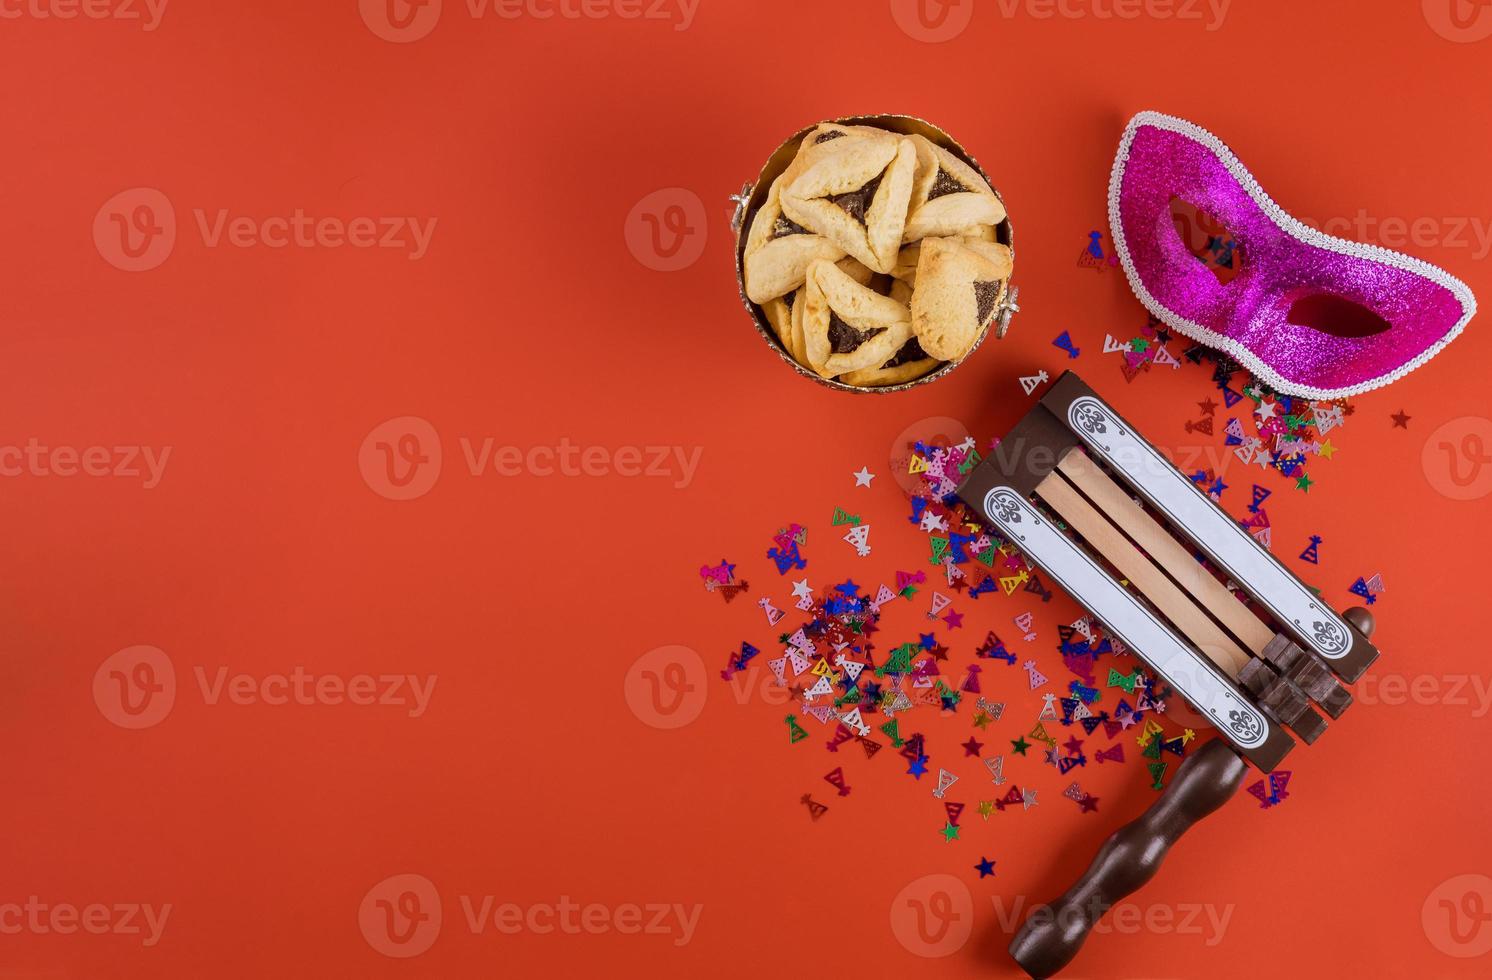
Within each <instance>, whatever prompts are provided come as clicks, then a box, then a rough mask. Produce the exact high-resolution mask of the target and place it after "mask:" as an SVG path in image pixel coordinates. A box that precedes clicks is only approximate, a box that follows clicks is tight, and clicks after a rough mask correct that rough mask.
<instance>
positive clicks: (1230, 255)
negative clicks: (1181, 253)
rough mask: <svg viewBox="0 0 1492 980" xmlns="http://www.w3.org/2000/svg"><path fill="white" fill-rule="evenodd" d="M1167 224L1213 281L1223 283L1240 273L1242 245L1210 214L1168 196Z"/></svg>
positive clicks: (1225, 283) (1186, 202)
mask: <svg viewBox="0 0 1492 980" xmlns="http://www.w3.org/2000/svg"><path fill="white" fill-rule="evenodd" d="M1171 224H1172V225H1173V226H1175V228H1176V234H1177V235H1178V236H1180V238H1181V243H1182V244H1183V245H1185V246H1186V250H1187V251H1188V252H1190V253H1191V254H1192V257H1193V258H1195V259H1196V260H1197V261H1198V262H1200V263H1202V264H1203V265H1205V266H1206V267H1207V268H1208V269H1209V270H1211V272H1212V274H1213V275H1214V276H1216V277H1217V281H1218V282H1219V283H1221V284H1222V285H1224V286H1226V285H1227V284H1228V283H1230V282H1232V281H1233V280H1234V279H1236V278H1238V276H1239V274H1240V273H1241V272H1243V246H1242V245H1241V244H1240V243H1239V242H1238V240H1237V239H1236V238H1234V236H1233V233H1232V232H1230V231H1228V229H1227V227H1226V226H1225V225H1224V224H1223V223H1222V222H1221V221H1219V220H1217V219H1216V218H1214V217H1213V216H1212V215H1211V214H1208V213H1207V212H1206V211H1203V210H1202V209H1201V208H1199V207H1197V206H1196V205H1195V204H1192V203H1191V202H1190V201H1186V200H1183V199H1181V198H1179V197H1173V198H1171Z"/></svg>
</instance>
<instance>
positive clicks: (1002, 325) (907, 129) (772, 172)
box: [731, 115, 1020, 394]
mask: <svg viewBox="0 0 1492 980" xmlns="http://www.w3.org/2000/svg"><path fill="white" fill-rule="evenodd" d="M824 122H828V123H835V124H837V125H841V126H877V127H880V128H881V129H885V130H889V131H891V132H893V133H902V134H904V135H908V136H910V135H913V134H916V135H919V136H925V137H926V138H927V139H929V140H931V141H932V142H934V143H936V144H938V145H939V146H941V147H943V148H945V149H947V150H949V151H950V152H952V153H953V154H954V155H955V156H957V157H959V158H960V159H961V160H963V161H964V162H965V163H967V164H968V165H969V166H971V167H973V168H974V169H975V170H976V171H977V172H978V173H979V176H981V177H983V178H984V180H985V183H987V184H989V186H990V189H991V190H993V191H994V192H995V196H996V197H999V198H1000V202H1001V203H1002V204H1003V203H1004V201H1005V199H1004V198H1003V197H1000V191H999V189H998V188H996V187H995V183H994V181H992V180H990V179H989V174H987V173H985V172H984V168H983V167H981V166H980V165H979V161H978V160H975V159H974V157H973V156H972V155H970V153H969V151H967V150H965V149H964V148H963V147H962V146H960V145H959V143H958V141H957V140H955V139H954V138H953V137H952V136H949V135H948V134H947V133H946V132H944V131H943V130H942V129H941V128H939V127H937V126H934V125H933V124H932V123H930V122H928V121H927V120H925V119H918V118H917V117H916V116H898V115H877V116H845V117H842V118H839V119H826V120H824ZM820 125H822V123H814V124H813V125H812V126H807V127H805V128H803V129H801V130H799V131H798V132H797V133H796V134H794V135H793V136H792V137H790V138H789V139H788V140H787V141H786V142H784V143H783V144H782V145H781V146H779V147H778V148H777V149H776V150H775V151H774V152H773V153H772V155H771V156H770V157H768V158H767V162H766V165H765V166H763V167H762V169H761V173H759V174H757V176H756V180H755V181H754V182H752V183H750V184H746V185H745V186H744V187H742V189H741V193H740V194H738V195H736V196H735V197H734V198H733V200H734V201H735V202H736V210H735V214H734V216H733V217H732V218H731V228H732V229H733V230H734V231H735V234H736V289H737V291H738V292H739V293H740V296H741V303H742V305H744V306H745V307H746V312H747V313H748V314H750V316H751V322H752V323H754V324H755V325H756V332H757V333H759V334H761V335H762V339H763V340H765V341H766V342H767V346H769V347H771V348H772V350H773V351H775V352H776V354H777V356H778V357H780V358H782V360H783V361H784V362H785V363H786V364H787V365H788V366H790V367H791V368H792V369H793V370H794V371H796V372H797V373H798V374H799V375H801V376H803V377H805V378H808V379H809V380H811V381H814V382H817V383H818V384H821V385H823V386H825V387H826V388H834V389H836V390H837V391H852V392H856V393H859V394H885V393H887V392H892V391H905V390H907V389H908V388H915V387H917V386H918V385H924V384H930V383H932V382H934V381H936V380H938V379H939V378H941V377H943V376H945V375H947V374H948V373H949V372H950V371H952V370H953V369H954V368H956V367H958V366H959V365H960V364H962V363H963V362H964V361H965V360H966V359H968V358H969V356H970V355H972V354H973V353H974V352H975V351H976V350H978V349H979V346H980V345H981V344H983V343H984V340H985V338H986V337H988V336H989V335H990V334H991V333H993V334H994V335H995V338H996V339H999V338H1001V337H1004V336H1005V331H1006V330H1008V329H1009V328H1010V318H1011V317H1012V316H1013V315H1014V314H1015V313H1016V312H1017V311H1018V310H1019V309H1020V307H1019V306H1017V305H1016V298H1017V294H1018V290H1017V289H1016V287H1015V285H1014V284H1013V283H1007V284H1006V289H1005V296H1004V297H1003V298H1002V300H1001V302H1000V306H999V308H998V310H997V311H996V313H995V319H994V322H993V323H992V324H990V326H989V327H988V328H987V329H986V330H985V331H984V332H983V333H982V334H980V335H979V338H978V339H977V340H976V341H974V346H973V347H971V348H969V350H968V351H966V352H965V353H964V356H963V357H960V358H958V359H957V360H954V361H947V362H945V363H944V364H943V365H942V366H941V367H938V368H936V369H934V370H932V371H929V372H928V373H927V374H924V375H923V376H922V377H920V378H915V379H913V380H911V381H906V382H903V383H902V384H897V385H883V386H880V387H859V386H857V385H848V384H845V383H844V382H842V381H836V380H834V379H833V378H823V377H820V376H819V375H818V373H817V372H815V371H812V370H810V369H809V368H807V367H805V366H804V365H802V364H799V363H798V362H797V361H796V360H795V359H794V358H793V356H792V355H791V354H789V353H788V352H787V351H786V350H785V349H784V348H783V346H782V344H781V343H780V342H779V341H778V340H777V335H776V333H775V332H774V331H773V330H772V325H771V324H770V323H768V322H767V316H766V314H765V313H764V312H762V308H761V307H760V306H758V305H757V304H755V303H753V302H751V300H749V299H747V298H746V268H745V249H746V230H747V229H748V228H750V227H751V219H752V218H753V217H755V216H756V212H757V209H758V208H760V207H761V206H762V203H763V202H764V201H765V200H766V198H767V192H768V190H770V189H771V187H772V181H774V180H776V179H777V177H778V176H779V175H780V174H781V173H782V172H783V171H784V170H786V169H787V167H788V165H789V164H790V163H792V162H793V158H794V157H796V156H797V155H798V147H799V145H801V144H802V142H803V139H804V137H806V136H807V135H808V134H809V133H811V132H812V131H813V130H814V129H815V128H816V127H818V126H820ZM1014 238H1015V232H1014V229H1013V228H1012V227H1011V224H1010V217H1009V215H1008V213H1007V215H1006V218H1005V220H1004V221H1002V222H1000V223H999V224H998V225H996V226H995V240H996V241H998V242H999V243H1000V244H1002V245H1005V246H1007V247H1009V248H1010V250H1011V258H1012V259H1014V256H1015V246H1014ZM1011 276H1012V278H1014V273H1011Z"/></svg>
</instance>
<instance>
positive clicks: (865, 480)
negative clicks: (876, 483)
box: [854, 466, 876, 487]
mask: <svg viewBox="0 0 1492 980" xmlns="http://www.w3.org/2000/svg"><path fill="white" fill-rule="evenodd" d="M854 476H855V486H857V487H868V486H870V481H871V480H874V479H875V478H876V475H875V474H874V473H872V472H871V471H870V470H868V469H866V468H865V467H864V466H862V467H860V469H859V470H858V471H857V472H856V473H855V474H854Z"/></svg>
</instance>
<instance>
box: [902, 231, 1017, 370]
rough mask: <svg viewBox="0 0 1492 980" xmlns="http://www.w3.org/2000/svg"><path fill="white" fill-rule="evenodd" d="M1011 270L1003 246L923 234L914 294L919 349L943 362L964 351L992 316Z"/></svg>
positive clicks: (976, 339)
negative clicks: (920, 347)
mask: <svg viewBox="0 0 1492 980" xmlns="http://www.w3.org/2000/svg"><path fill="white" fill-rule="evenodd" d="M1010 272H1011V256H1010V249H1008V248H1006V247H1005V246H1004V245H999V244H996V243H993V242H982V241H978V240H973V239H952V238H925V239H923V240H922V245H921V249H920V252H919V257H918V262H917V272H916V286H915V288H914V290H913V293H912V330H913V332H914V333H915V334H916V337H917V341H918V343H919V344H921V346H922V349H923V350H924V351H926V352H927V353H928V354H929V355H931V356H932V357H935V358H938V359H940V360H945V361H952V360H957V359H958V358H960V357H963V356H964V355H965V354H967V353H968V352H969V350H970V349H971V348H972V347H973V346H974V344H975V343H976V342H977V341H978V340H979V338H980V337H981V336H982V335H983V334H984V331H985V330H986V329H988V327H989V325H990V322H991V321H992V320H993V319H994V318H995V313H996V312H997V311H998V310H999V307H1000V302H1001V300H1002V299H1003V298H1004V296H1005V283H1006V281H1007V280H1008V279H1009V278H1010Z"/></svg>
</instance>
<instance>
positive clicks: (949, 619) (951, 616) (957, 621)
mask: <svg viewBox="0 0 1492 980" xmlns="http://www.w3.org/2000/svg"><path fill="white" fill-rule="evenodd" d="M943 622H945V623H947V624H948V628H949V629H951V630H956V629H962V628H963V625H964V614H963V613H961V612H954V611H953V610H952V609H950V610H948V615H946V616H944V617H943Z"/></svg>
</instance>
